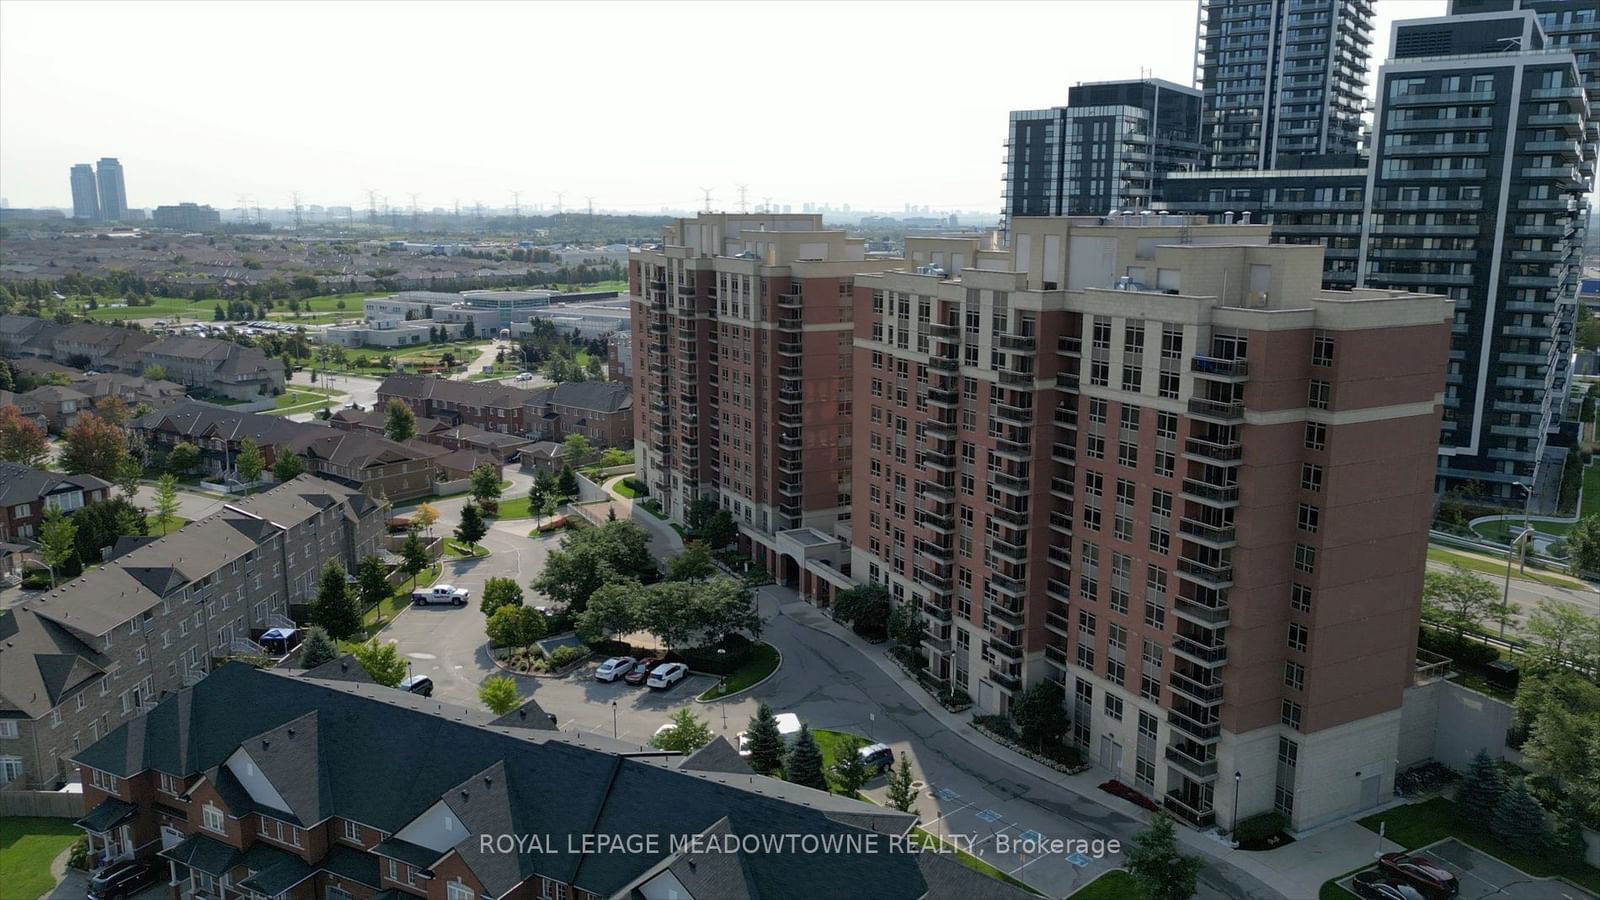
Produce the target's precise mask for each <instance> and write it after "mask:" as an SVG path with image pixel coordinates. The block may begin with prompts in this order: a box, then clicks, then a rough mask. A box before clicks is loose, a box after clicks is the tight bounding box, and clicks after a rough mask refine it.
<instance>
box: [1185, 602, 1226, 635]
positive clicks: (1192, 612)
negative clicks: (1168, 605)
mask: <svg viewBox="0 0 1600 900" xmlns="http://www.w3.org/2000/svg"><path fill="white" fill-rule="evenodd" d="M1172 608H1173V610H1174V611H1176V612H1177V613H1178V615H1179V616H1182V617H1184V618H1188V619H1193V620H1195V621H1196V622H1198V623H1200V624H1201V625H1204V626H1206V627H1207V628H1220V627H1222V626H1223V625H1226V624H1228V616H1229V613H1228V606H1227V604H1225V603H1224V604H1219V605H1217V606H1207V605H1206V604H1204V603H1196V602H1195V601H1193V600H1190V599H1188V598H1186V597H1179V598H1177V600H1175V601H1174V603H1173V607H1172Z"/></svg>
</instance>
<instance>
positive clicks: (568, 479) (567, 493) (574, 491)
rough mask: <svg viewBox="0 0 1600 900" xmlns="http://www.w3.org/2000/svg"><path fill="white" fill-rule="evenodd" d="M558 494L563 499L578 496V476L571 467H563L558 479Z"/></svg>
mask: <svg viewBox="0 0 1600 900" xmlns="http://www.w3.org/2000/svg"><path fill="white" fill-rule="evenodd" d="M556 493H557V494H559V495H560V496H562V497H576V496H577V495H578V476H577V474H576V473H574V472H573V471H572V467H571V466H562V467H561V474H560V475H559V476H557V477H556Z"/></svg>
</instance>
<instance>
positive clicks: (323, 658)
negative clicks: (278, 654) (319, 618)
mask: <svg viewBox="0 0 1600 900" xmlns="http://www.w3.org/2000/svg"><path fill="white" fill-rule="evenodd" d="M338 658H339V645H337V644H335V643H334V642H333V638H331V637H328V633H327V632H326V631H323V630H322V629H321V628H318V627H317V626H315V625H313V626H311V627H310V628H307V629H306V639H305V642H304V643H302V644H301V645H300V668H302V669H315V668H316V667H317V666H320V665H322V664H323V663H326V662H332V661H334V660H336V659H338Z"/></svg>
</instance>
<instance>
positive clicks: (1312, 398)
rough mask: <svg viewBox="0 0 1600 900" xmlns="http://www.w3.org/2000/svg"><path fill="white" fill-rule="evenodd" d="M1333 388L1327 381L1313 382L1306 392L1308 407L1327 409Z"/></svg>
mask: <svg viewBox="0 0 1600 900" xmlns="http://www.w3.org/2000/svg"><path fill="white" fill-rule="evenodd" d="M1331 392H1332V387H1331V386H1330V385H1329V384H1328V383H1327V382H1326V381H1313V382H1311V388H1310V390H1309V391H1307V392H1306V405H1307V406H1309V407H1311V408H1312V409H1327V408H1328V398H1329V397H1330V396H1331Z"/></svg>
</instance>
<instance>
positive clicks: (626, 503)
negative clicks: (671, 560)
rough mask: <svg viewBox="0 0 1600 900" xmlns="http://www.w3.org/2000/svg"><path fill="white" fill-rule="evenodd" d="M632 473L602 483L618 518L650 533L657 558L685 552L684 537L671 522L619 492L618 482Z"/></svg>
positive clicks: (601, 486) (652, 550)
mask: <svg viewBox="0 0 1600 900" xmlns="http://www.w3.org/2000/svg"><path fill="white" fill-rule="evenodd" d="M632 477H633V476H632V475H614V476H612V477H611V478H608V479H606V480H605V482H603V483H602V484H601V485H600V488H601V490H604V491H605V492H606V494H607V495H608V496H609V497H610V498H611V509H612V510H613V511H615V512H616V514H617V519H618V520H626V521H631V522H633V523H634V524H635V525H638V526H639V527H641V528H643V529H644V530H645V531H647V532H649V533H650V548H651V552H653V553H654V554H655V555H656V557H657V558H659V559H663V560H664V559H666V558H667V557H669V556H674V555H676V554H679V553H682V552H683V537H682V536H680V535H679V534H678V532H677V530H676V529H674V528H673V527H672V525H670V524H669V523H667V522H665V521H663V520H661V519H658V518H656V517H655V515H653V514H652V513H651V512H650V510H648V509H645V508H643V507H641V506H639V505H638V504H636V503H634V502H633V501H632V500H630V499H629V498H627V497H624V496H622V495H621V494H619V493H617V482H619V481H621V480H622V479H624V478H632Z"/></svg>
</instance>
